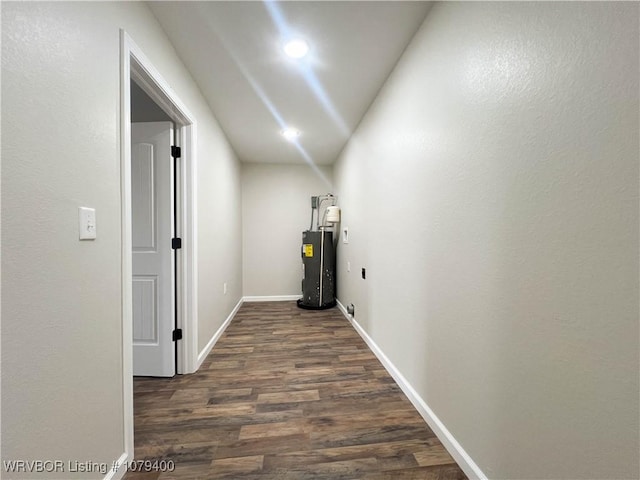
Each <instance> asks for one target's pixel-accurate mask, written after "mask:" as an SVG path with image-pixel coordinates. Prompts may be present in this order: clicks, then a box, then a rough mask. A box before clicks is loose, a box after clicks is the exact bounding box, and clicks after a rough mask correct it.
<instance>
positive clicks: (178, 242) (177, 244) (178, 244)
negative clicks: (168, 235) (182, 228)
mask: <svg viewBox="0 0 640 480" xmlns="http://www.w3.org/2000/svg"><path fill="white" fill-rule="evenodd" d="M171 248H172V249H173V250H178V249H180V248H182V239H181V238H172V239H171Z"/></svg>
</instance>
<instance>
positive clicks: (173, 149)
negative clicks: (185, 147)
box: [171, 145, 182, 158]
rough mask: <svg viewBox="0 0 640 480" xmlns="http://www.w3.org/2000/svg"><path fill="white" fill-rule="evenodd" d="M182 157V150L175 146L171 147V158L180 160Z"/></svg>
mask: <svg viewBox="0 0 640 480" xmlns="http://www.w3.org/2000/svg"><path fill="white" fill-rule="evenodd" d="M181 155H182V149H181V148H180V147H176V146H175V145H172V146H171V156H172V157H173V158H180V156H181Z"/></svg>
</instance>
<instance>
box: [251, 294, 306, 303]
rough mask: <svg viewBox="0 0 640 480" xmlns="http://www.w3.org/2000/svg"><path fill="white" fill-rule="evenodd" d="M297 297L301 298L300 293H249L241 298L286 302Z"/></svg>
mask: <svg viewBox="0 0 640 480" xmlns="http://www.w3.org/2000/svg"><path fill="white" fill-rule="evenodd" d="M299 298H302V295H265V296H255V295H250V296H247V297H243V298H242V299H243V300H244V301H245V302H286V301H289V300H298V299H299Z"/></svg>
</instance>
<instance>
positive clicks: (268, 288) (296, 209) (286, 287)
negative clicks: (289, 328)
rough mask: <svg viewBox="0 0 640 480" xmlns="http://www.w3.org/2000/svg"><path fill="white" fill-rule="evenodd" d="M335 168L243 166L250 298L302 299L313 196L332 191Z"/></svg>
mask: <svg viewBox="0 0 640 480" xmlns="http://www.w3.org/2000/svg"><path fill="white" fill-rule="evenodd" d="M331 178H332V168H331V167H320V168H319V169H317V170H314V169H312V168H310V167H308V166H306V165H263V164H249V163H245V164H243V165H242V226H243V229H242V252H243V277H242V278H243V282H244V295H248V296H252V295H257V296H262V295H301V294H302V292H301V285H300V281H301V279H302V260H301V259H300V249H301V242H302V231H303V230H307V229H308V228H309V224H310V222H311V196H312V195H324V194H326V193H332V192H331V186H330V182H331Z"/></svg>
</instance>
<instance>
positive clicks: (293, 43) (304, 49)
mask: <svg viewBox="0 0 640 480" xmlns="http://www.w3.org/2000/svg"><path fill="white" fill-rule="evenodd" d="M283 50H284V53H286V54H287V55H288V56H290V57H291V58H302V57H304V56H305V55H306V54H307V53H308V52H309V45H308V44H307V42H305V41H304V40H301V39H299V38H296V39H294V40H290V41H288V42H287V43H285V44H284V47H283Z"/></svg>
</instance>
